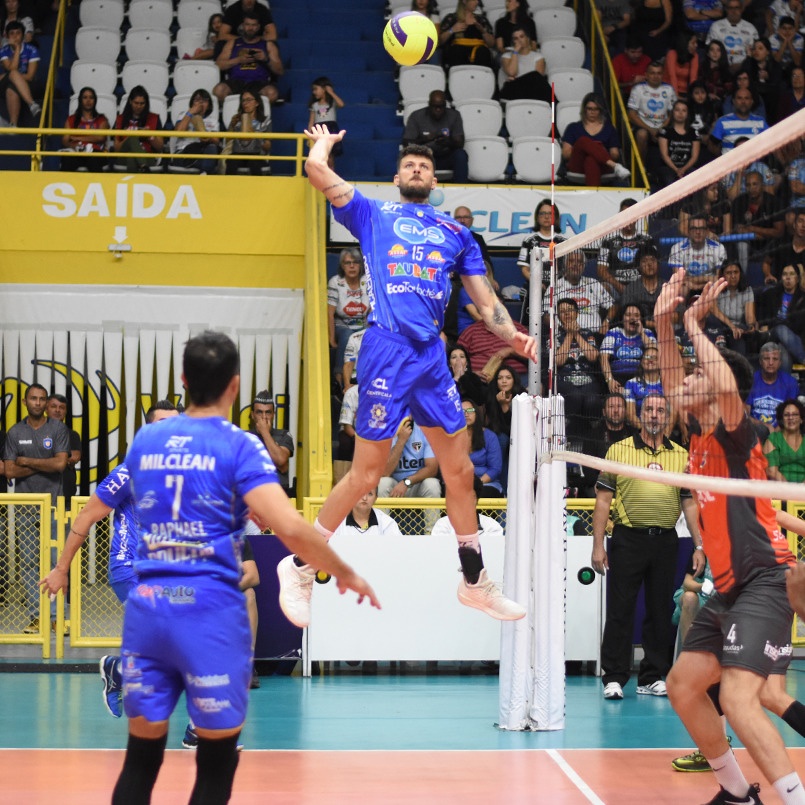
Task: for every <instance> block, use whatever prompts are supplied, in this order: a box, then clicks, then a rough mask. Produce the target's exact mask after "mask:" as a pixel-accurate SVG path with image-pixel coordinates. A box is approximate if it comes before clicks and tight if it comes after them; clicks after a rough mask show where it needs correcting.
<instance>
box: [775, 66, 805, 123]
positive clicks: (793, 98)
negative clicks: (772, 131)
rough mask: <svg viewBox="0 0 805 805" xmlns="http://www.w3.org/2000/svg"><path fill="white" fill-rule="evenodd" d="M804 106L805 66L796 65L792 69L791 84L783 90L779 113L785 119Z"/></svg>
mask: <svg viewBox="0 0 805 805" xmlns="http://www.w3.org/2000/svg"><path fill="white" fill-rule="evenodd" d="M803 108H805V68H802V67H794V68H792V69H791V86H790V87H789V88H787V89H784V90H783V94H782V95H781V96H780V100H779V102H778V104H777V113H778V115H779V117H780V120H783V119H785V118H786V117H790V116H791V115H793V114H794V113H795V112H799V110H800V109H803Z"/></svg>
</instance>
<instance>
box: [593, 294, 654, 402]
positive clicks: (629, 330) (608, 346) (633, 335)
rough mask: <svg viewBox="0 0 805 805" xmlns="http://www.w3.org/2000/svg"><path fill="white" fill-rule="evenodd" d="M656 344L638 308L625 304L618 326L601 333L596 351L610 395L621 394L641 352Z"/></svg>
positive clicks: (641, 355)
mask: <svg viewBox="0 0 805 805" xmlns="http://www.w3.org/2000/svg"><path fill="white" fill-rule="evenodd" d="M656 343H657V339H656V338H655V336H654V333H652V332H651V331H650V330H646V329H645V328H644V327H643V314H642V311H641V310H640V308H639V307H638V306H637V305H633V304H629V305H626V306H625V307H624V309H623V322H622V325H621V326H620V327H613V328H612V329H611V330H610V331H609V332H608V333H607V334H606V335H605V336H604V340H603V341H602V342H601V349H600V350H599V354H600V361H601V371H602V372H603V375H604V381H605V382H606V384H607V388H608V389H609V391H610V392H611V393H612V394H623V387H624V386H625V385H626V381H627V380H631V379H632V378H633V377H634V376H635V375H636V374H637V370H638V369H639V368H640V360H641V358H642V357H643V351H644V350H645V349H646V348H648V346H649V345H656Z"/></svg>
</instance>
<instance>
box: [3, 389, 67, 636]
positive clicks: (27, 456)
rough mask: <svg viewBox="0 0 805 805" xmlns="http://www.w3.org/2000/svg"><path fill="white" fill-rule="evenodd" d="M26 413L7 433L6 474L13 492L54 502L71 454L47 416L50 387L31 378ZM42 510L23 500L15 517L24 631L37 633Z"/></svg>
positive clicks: (59, 426) (63, 431)
mask: <svg viewBox="0 0 805 805" xmlns="http://www.w3.org/2000/svg"><path fill="white" fill-rule="evenodd" d="M24 401H25V407H26V409H27V410H28V415H27V416H26V417H25V418H24V419H22V420H21V421H19V422H17V424H16V425H14V426H12V427H11V429H10V430H9V431H8V435H7V437H6V445H5V453H4V454H3V458H4V464H5V476H6V478H8V480H9V481H13V482H14V489H13V490H12V491H13V492H16V493H20V494H23V493H26V492H30V493H34V494H42V493H44V494H48V495H50V499H51V504H52V505H54V506H55V505H56V498H57V497H58V496H59V495H61V494H62V491H63V487H62V477H63V473H64V470H65V467H66V466H67V459H68V457H69V455H70V432H69V431H68V430H67V428H66V427H65V426H64V423H63V422H59V421H57V420H50V419H46V418H45V408H46V406H47V390H46V389H45V387H44V386H41V385H40V384H39V383H32V384H31V385H30V386H28V389H27V390H26V392H25V400H24ZM40 526H41V524H40V522H39V512H38V511H35V510H34V509H33V507H30V508H29V507H24V506H20V507H18V508H17V511H16V517H15V528H16V539H17V546H18V550H19V556H20V569H19V573H20V577H21V580H22V585H23V588H24V590H25V609H26V612H27V615H28V621H29V622H28V624H27V625H26V626H25V627H24V628H23V629H22V633H23V634H39V633H40V631H41V628H40V624H39V586H38V584H39V551H40V538H41V532H40Z"/></svg>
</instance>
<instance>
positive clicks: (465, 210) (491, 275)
mask: <svg viewBox="0 0 805 805" xmlns="http://www.w3.org/2000/svg"><path fill="white" fill-rule="evenodd" d="M453 218H455V219H456V221H458V222H459V223H460V224H463V225H464V226H466V227H467V229H469V230H470V234H471V235H472V239H473V240H474V241H475V242H476V243H477V244H478V248H479V249H480V250H481V257H483V259H484V263H485V264H486V267H487V272H486V276H487V279H488V280H489V282H490V283H491V284H492V287H493V288H494V289H495V293H497V292H498V291H499V290H500V285H499V284H498V281H497V280H496V279H495V268H494V265H493V263H492V255H491V254H490V253H489V247H488V246H487V245H486V241H485V240H484V236H483V235H482V234H481V233H480V232H476V231H475V230H474V229H473V228H472V224H473V222H474V221H475V218H474V217H473V214H472V210H471V209H470V208H469V207H464V206H463V205H462V206H460V207H456V209H455V210H454V211H453Z"/></svg>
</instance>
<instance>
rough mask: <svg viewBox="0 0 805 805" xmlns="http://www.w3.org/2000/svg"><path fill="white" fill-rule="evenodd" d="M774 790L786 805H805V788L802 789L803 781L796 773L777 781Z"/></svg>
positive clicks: (793, 772)
mask: <svg viewBox="0 0 805 805" xmlns="http://www.w3.org/2000/svg"><path fill="white" fill-rule="evenodd" d="M774 790H775V791H776V792H777V793H778V794H779V795H780V799H781V800H782V801H783V802H784V803H785V805H803V803H805V788H803V787H802V781H801V780H800V779H799V775H798V774H797V773H796V772H795V771H792V772H791V774H786V776H785V777H781V778H780V779H779V780H775V781H774Z"/></svg>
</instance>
